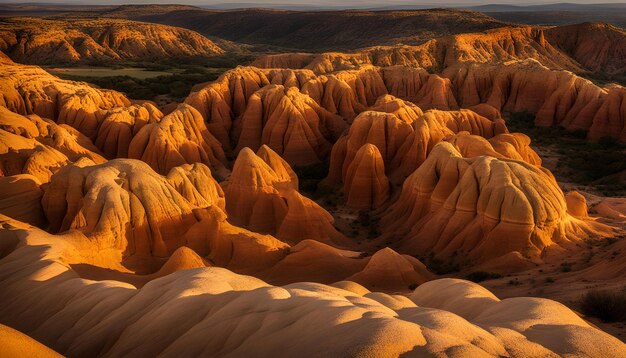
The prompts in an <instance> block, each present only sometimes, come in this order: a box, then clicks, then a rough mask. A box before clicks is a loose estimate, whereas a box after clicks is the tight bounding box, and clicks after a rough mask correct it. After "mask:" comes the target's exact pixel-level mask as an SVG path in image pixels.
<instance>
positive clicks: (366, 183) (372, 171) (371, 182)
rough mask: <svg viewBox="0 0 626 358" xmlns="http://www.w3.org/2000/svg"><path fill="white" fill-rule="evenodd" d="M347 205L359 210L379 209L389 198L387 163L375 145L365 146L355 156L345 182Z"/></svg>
mask: <svg viewBox="0 0 626 358" xmlns="http://www.w3.org/2000/svg"><path fill="white" fill-rule="evenodd" d="M343 185H344V189H343V191H344V193H345V196H346V204H347V205H348V206H349V207H352V208H356V209H359V210H370V209H376V208H379V207H380V206H381V205H383V204H384V203H385V201H387V199H388V198H389V180H388V179H387V176H386V175H385V163H384V162H383V158H382V157H381V155H380V152H379V151H378V148H377V147H376V146H375V145H373V144H369V143H368V144H365V145H363V146H362V147H361V149H359V150H358V151H357V153H356V155H355V156H354V160H352V163H351V164H350V166H348V171H347V172H346V177H345V180H344V184H343Z"/></svg>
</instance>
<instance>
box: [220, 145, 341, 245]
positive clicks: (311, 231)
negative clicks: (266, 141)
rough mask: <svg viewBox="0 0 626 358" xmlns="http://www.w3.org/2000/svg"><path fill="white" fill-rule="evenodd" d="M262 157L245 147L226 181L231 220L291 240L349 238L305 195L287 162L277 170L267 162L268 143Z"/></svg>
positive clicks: (338, 242) (334, 242) (227, 204)
mask: <svg viewBox="0 0 626 358" xmlns="http://www.w3.org/2000/svg"><path fill="white" fill-rule="evenodd" d="M262 150H263V152H262V153H260V154H262V157H259V156H257V155H256V154H255V153H254V152H253V151H252V150H251V149H250V148H243V149H242V150H241V151H240V152H239V156H238V157H237V160H236V161H235V164H234V166H233V172H232V174H231V176H230V177H229V178H228V181H227V182H226V183H225V184H224V185H223V186H224V193H225V196H226V211H227V212H228V215H229V220H230V221H231V222H232V223H233V224H234V225H237V226H241V227H245V228H247V229H249V230H252V231H255V232H259V233H265V234H272V235H276V237H277V238H279V239H281V240H285V241H287V242H291V243H297V242H299V241H301V240H305V239H314V240H317V241H320V242H327V243H333V244H335V245H340V246H342V245H348V244H349V241H348V240H347V239H346V238H345V237H344V236H343V235H341V234H340V233H339V232H338V231H337V230H336V229H335V228H334V227H333V226H332V223H333V217H332V216H331V215H330V214H329V213H328V212H327V211H326V210H324V209H323V208H322V207H320V206H319V205H317V204H316V203H315V202H314V201H312V200H310V199H308V198H306V197H304V196H302V195H301V194H300V193H298V191H297V190H296V188H294V181H293V179H292V178H291V176H290V175H289V171H290V168H289V170H287V168H288V166H287V164H286V163H280V166H279V169H282V170H280V171H278V172H276V171H274V169H272V167H270V165H274V166H276V164H274V163H276V161H271V160H270V162H269V163H267V162H265V160H264V158H268V157H269V158H271V157H273V156H274V155H276V154H275V153H273V154H272V153H271V149H269V147H264V148H262Z"/></svg>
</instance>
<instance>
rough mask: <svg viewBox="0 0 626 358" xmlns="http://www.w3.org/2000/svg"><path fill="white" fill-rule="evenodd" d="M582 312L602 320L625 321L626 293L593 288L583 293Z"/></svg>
mask: <svg viewBox="0 0 626 358" xmlns="http://www.w3.org/2000/svg"><path fill="white" fill-rule="evenodd" d="M580 308H581V310H582V312H583V313H584V314H585V315H587V316H592V317H597V318H599V319H601V320H602V321H604V322H618V321H626V295H624V293H620V292H613V291H609V290H593V291H588V292H587V293H585V294H584V295H583V297H582V298H581V302H580Z"/></svg>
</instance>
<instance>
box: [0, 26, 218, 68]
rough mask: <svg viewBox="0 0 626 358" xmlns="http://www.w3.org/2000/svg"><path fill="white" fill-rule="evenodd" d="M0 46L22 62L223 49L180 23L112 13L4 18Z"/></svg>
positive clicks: (156, 56) (148, 57)
mask: <svg viewBox="0 0 626 358" xmlns="http://www.w3.org/2000/svg"><path fill="white" fill-rule="evenodd" d="M0 51H2V52H4V53H6V54H7V55H9V57H11V58H12V59H13V60H14V61H16V62H19V63H28V64H37V65H51V64H70V63H71V64H76V63H86V64H99V63H107V62H114V61H120V60H133V61H152V60H163V59H176V58H189V57H210V56H214V55H216V54H220V53H222V52H224V51H223V50H222V49H221V48H219V46H217V45H216V44H214V43H213V42H212V41H211V40H209V39H207V38H205V37H204V36H202V35H200V34H198V33H196V32H193V31H190V30H186V29H182V28H178V27H172V26H166V25H157V24H151V23H146V22H137V21H128V20H114V19H88V20H81V19H64V20H56V19H55V20H53V19H36V18H10V19H5V20H3V21H2V22H0Z"/></svg>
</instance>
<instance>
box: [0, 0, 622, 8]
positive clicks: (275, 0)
mask: <svg viewBox="0 0 626 358" xmlns="http://www.w3.org/2000/svg"><path fill="white" fill-rule="evenodd" d="M35 2H36V3H46V4H60V3H66V4H73V5H79V4H80V5H106V4H110V5H120V4H188V5H216V4H228V3H237V4H250V5H253V4H259V5H267V4H277V5H296V6H301V5H305V6H321V7H325V6H328V7H333V6H342V7H350V6H354V7H368V6H372V7H373V6H392V5H433V6H437V5H438V6H455V5H463V6H470V5H485V4H512V5H539V4H554V3H561V2H567V3H580V4H596V3H626V0H598V1H594V0H526V1H524V0H522V1H520V0H451V1H437V0H391V1H385V0H237V1H232V2H229V1H224V0H131V1H121V0H95V1H88V0H28V1H17V0H0V3H35Z"/></svg>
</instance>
